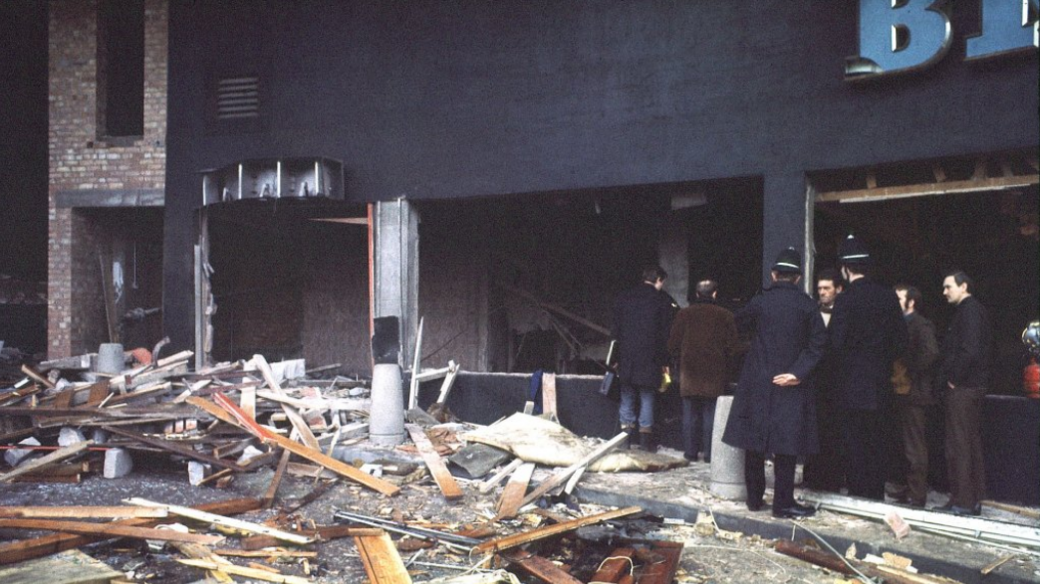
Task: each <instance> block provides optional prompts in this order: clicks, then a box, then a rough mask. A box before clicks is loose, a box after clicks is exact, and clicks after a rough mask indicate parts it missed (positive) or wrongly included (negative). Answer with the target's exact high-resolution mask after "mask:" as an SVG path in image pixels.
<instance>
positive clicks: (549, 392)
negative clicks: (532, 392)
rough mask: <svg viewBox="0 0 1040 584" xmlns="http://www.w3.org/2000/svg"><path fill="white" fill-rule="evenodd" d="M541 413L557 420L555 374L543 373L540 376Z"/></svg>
mask: <svg viewBox="0 0 1040 584" xmlns="http://www.w3.org/2000/svg"><path fill="white" fill-rule="evenodd" d="M542 413H543V414H548V415H549V416H551V417H552V419H554V420H557V419H559V417H558V416H557V415H556V374H555V373H545V374H543V375H542Z"/></svg>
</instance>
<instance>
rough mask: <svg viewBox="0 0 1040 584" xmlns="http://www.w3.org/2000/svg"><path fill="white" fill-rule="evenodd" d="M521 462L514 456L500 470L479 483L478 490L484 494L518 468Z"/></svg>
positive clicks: (522, 462)
mask: <svg viewBox="0 0 1040 584" xmlns="http://www.w3.org/2000/svg"><path fill="white" fill-rule="evenodd" d="M522 464H524V461H523V460H521V459H519V458H514V459H513V461H512V462H510V463H509V464H507V465H506V466H505V467H503V468H502V470H500V471H498V472H497V473H495V476H493V477H491V478H489V479H488V480H486V481H484V482H482V483H480V489H479V490H480V492H481V493H482V494H485V495H486V494H487V492H488V491H490V490H491V489H493V488H495V485H497V484H498V483H500V482H502V479H504V478H506V477H507V476H509V475H511V474H513V472H514V471H515V470H516V469H518V468H520V465H522Z"/></svg>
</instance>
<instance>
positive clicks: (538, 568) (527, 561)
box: [502, 550, 597, 584]
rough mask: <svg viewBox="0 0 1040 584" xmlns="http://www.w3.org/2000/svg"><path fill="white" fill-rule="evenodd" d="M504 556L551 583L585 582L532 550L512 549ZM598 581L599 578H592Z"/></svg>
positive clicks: (575, 583) (578, 583) (529, 572)
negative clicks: (531, 551)
mask: <svg viewBox="0 0 1040 584" xmlns="http://www.w3.org/2000/svg"><path fill="white" fill-rule="evenodd" d="M502 557H504V558H505V559H507V560H509V561H510V562H512V563H514V564H516V565H518V566H520V567H521V568H523V570H524V571H525V572H527V573H528V574H530V575H532V576H534V577H535V578H538V579H539V580H542V581H544V582H548V583H549V584H584V583H583V582H582V581H581V580H578V579H577V578H575V577H574V576H571V575H570V574H568V573H567V572H564V571H563V570H562V569H561V568H560V567H559V566H557V565H556V564H554V563H552V561H550V560H547V559H545V558H543V557H542V556H536V555H534V554H532V553H530V552H524V551H520V550H511V551H509V552H506V553H504V554H502ZM592 581H593V582H597V580H592Z"/></svg>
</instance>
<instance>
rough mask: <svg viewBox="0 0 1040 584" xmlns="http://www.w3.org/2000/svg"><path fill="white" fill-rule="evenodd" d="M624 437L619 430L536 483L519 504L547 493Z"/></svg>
mask: <svg viewBox="0 0 1040 584" xmlns="http://www.w3.org/2000/svg"><path fill="white" fill-rule="evenodd" d="M626 438H628V434H626V433H625V432H621V433H620V434H618V435H617V436H614V437H613V438H611V439H610V440H608V441H607V442H606V443H604V444H603V445H601V446H600V447H599V448H597V449H595V450H593V451H592V452H591V453H589V454H587V455H586V456H584V457H583V458H582V459H581V460H579V461H578V462H576V463H574V464H572V465H570V466H568V467H567V468H565V469H563V470H561V471H558V472H557V473H555V474H554V475H552V476H551V477H549V478H548V479H546V480H544V481H542V483H541V484H540V485H538V487H537V488H536V489H535V490H533V491H531V494H529V495H527V496H526V497H524V500H523V501H522V502H521V503H520V506H521V507H522V506H524V505H526V504H528V503H530V502H532V501H534V500H535V499H537V498H538V497H541V496H542V495H544V494H546V493H548V492H549V491H551V490H552V489H554V488H556V487H557V486H559V485H561V484H563V482H564V481H566V480H567V479H568V478H570V476H571V475H572V474H574V473H575V472H577V471H578V469H580V468H582V467H585V466H588V465H590V464H592V463H593V462H595V461H597V460H599V459H600V458H602V457H603V456H604V455H606V454H607V453H608V452H610V451H611V450H613V449H614V448H617V445H618V444H621V443H622V442H624V441H625V439H626Z"/></svg>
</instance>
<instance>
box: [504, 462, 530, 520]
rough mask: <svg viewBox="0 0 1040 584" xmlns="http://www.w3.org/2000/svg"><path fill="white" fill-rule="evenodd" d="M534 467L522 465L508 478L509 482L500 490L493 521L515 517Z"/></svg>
mask: <svg viewBox="0 0 1040 584" xmlns="http://www.w3.org/2000/svg"><path fill="white" fill-rule="evenodd" d="M518 460H519V459H518ZM534 467H535V464H534V463H533V462H527V463H524V464H522V465H521V466H520V467H519V468H517V469H516V472H514V473H513V476H512V477H510V479H509V482H508V483H506V488H504V489H502V496H501V498H499V500H498V514H497V515H496V516H495V519H494V520H495V521H499V520H501V519H509V518H511V517H515V516H516V514H517V512H518V511H519V510H520V507H521V503H522V502H523V500H524V493H526V492H527V485H528V483H530V482H531V474H532V473H534Z"/></svg>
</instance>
